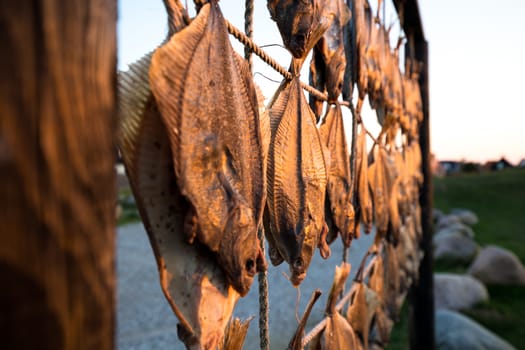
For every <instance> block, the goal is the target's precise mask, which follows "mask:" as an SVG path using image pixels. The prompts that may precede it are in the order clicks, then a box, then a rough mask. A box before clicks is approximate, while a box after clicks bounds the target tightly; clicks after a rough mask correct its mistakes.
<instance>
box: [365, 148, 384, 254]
mask: <svg viewBox="0 0 525 350" xmlns="http://www.w3.org/2000/svg"><path fill="white" fill-rule="evenodd" d="M379 148H380V147H379V146H378V145H376V146H375V147H374V149H373V150H372V153H373V155H374V157H373V163H372V164H371V165H370V166H369V167H368V181H369V184H370V189H371V192H372V198H373V203H374V207H373V213H374V218H375V225H376V238H375V242H376V244H378V243H379V242H380V241H381V240H382V239H383V238H385V236H386V234H387V232H388V200H389V198H388V195H389V194H388V189H387V183H386V180H387V179H386V174H385V165H384V164H385V159H384V153H383V152H382V151H381V150H380V149H379Z"/></svg>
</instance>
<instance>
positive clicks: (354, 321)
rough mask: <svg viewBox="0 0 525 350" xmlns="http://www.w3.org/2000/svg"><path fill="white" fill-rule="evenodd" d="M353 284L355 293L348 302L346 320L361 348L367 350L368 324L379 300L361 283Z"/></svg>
mask: <svg viewBox="0 0 525 350" xmlns="http://www.w3.org/2000/svg"><path fill="white" fill-rule="evenodd" d="M354 283H355V285H356V291H355V292H354V295H353V296H352V299H351V301H350V306H349V307H348V311H347V313H346V319H347V320H348V322H349V323H350V326H352V329H353V330H354V331H355V333H356V335H357V336H358V337H359V340H360V341H361V344H362V348H363V349H365V350H367V349H368V336H369V333H370V324H371V322H372V318H373V317H374V314H375V312H376V309H377V307H378V306H379V298H378V296H377V294H376V293H375V292H374V291H373V290H371V289H370V288H368V287H367V286H366V284H364V283H363V282H362V281H356V282H354Z"/></svg>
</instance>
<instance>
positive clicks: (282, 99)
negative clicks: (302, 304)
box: [265, 77, 329, 285]
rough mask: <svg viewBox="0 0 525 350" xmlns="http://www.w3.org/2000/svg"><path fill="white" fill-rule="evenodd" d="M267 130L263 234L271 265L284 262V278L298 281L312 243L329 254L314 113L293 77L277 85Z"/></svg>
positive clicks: (323, 172)
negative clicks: (269, 133) (269, 134)
mask: <svg viewBox="0 0 525 350" xmlns="http://www.w3.org/2000/svg"><path fill="white" fill-rule="evenodd" d="M270 128H271V131H272V139H271V142H270V151H269V155H268V198H267V204H268V205H267V215H265V217H266V218H265V222H266V223H265V225H266V226H267V228H268V232H267V237H268V242H269V243H270V246H271V249H270V253H271V257H272V263H273V264H278V263H280V262H282V261H283V260H286V262H288V264H289V265H290V271H291V278H290V280H291V282H292V284H293V285H298V284H300V283H301V281H302V280H303V279H304V277H305V276H306V270H307V269H308V266H309V265H310V261H311V259H312V255H313V253H314V250H315V247H316V246H317V245H318V243H321V246H322V247H320V248H322V249H325V251H323V250H322V249H321V253H322V254H321V255H323V256H327V255H329V250H328V252H327V251H326V249H327V248H328V246H326V243H325V235H326V233H327V231H328V230H327V228H326V225H325V223H324V197H325V189H326V181H327V177H326V168H325V160H324V155H323V151H322V146H321V140H320V137H319V133H318V131H317V127H316V126H315V117H314V116H313V113H312V111H311V110H310V108H309V107H308V104H307V103H306V100H305V97H304V95H303V91H302V88H301V85H300V82H299V78H298V77H296V78H294V79H293V80H292V81H290V82H289V83H287V84H286V86H284V87H283V88H282V90H281V91H280V93H279V97H278V98H277V99H276V101H275V103H274V104H273V106H272V107H271V110H270ZM327 253H328V254H327Z"/></svg>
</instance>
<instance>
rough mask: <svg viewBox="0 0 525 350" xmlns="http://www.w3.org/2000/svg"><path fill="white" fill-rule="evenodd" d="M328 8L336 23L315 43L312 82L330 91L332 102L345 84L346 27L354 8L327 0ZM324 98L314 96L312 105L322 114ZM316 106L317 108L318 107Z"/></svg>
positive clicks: (320, 88)
mask: <svg viewBox="0 0 525 350" xmlns="http://www.w3.org/2000/svg"><path fill="white" fill-rule="evenodd" d="M325 7H326V11H327V12H328V13H331V14H332V17H333V19H332V23H331V25H330V27H329V28H328V29H327V30H326V32H325V33H324V34H323V36H322V37H321V39H319V41H318V42H317V43H316V44H315V46H314V49H313V52H312V62H311V64H310V82H311V84H312V83H313V84H312V85H313V86H314V87H315V88H316V89H318V90H320V91H323V92H324V91H326V92H327V93H328V102H329V103H332V102H335V101H337V99H338V98H339V95H340V94H341V91H342V88H343V80H344V74H345V68H346V55H345V47H344V39H343V28H344V26H345V25H346V23H347V22H348V21H349V19H350V17H351V13H350V9H349V8H348V6H346V4H345V2H344V1H343V0H326V4H325ZM322 104H323V102H322V101H319V100H317V99H316V98H315V97H314V96H310V106H311V107H312V109H313V110H314V113H315V115H316V117H318V118H319V117H320V116H321V113H322V110H319V105H320V106H321V107H322ZM314 107H315V108H314Z"/></svg>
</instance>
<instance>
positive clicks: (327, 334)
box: [310, 263, 360, 350]
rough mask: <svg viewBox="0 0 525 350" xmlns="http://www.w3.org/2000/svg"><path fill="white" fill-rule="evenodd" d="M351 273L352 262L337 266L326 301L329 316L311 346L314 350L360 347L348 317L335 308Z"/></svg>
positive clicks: (326, 312) (326, 311)
mask: <svg viewBox="0 0 525 350" xmlns="http://www.w3.org/2000/svg"><path fill="white" fill-rule="evenodd" d="M349 273H350V264H347V263H343V264H342V265H341V266H336V268H335V277H334V282H333V284H332V287H331V289H330V295H329V296H328V300H327V302H326V310H325V314H326V315H327V316H328V317H327V320H326V326H325V328H324V330H323V331H322V332H321V333H320V334H318V335H317V336H316V337H315V338H314V339H313V340H312V344H311V346H310V349H312V350H339V349H358V346H359V345H360V344H359V341H358V339H357V336H356V334H355V332H354V330H353V329H352V327H351V326H350V324H349V323H348V321H347V320H346V318H345V317H344V316H343V315H341V314H340V313H339V312H338V311H336V310H335V305H336V301H337V298H338V297H339V294H340V293H341V291H342V289H343V286H344V284H345V282H346V279H347V278H348V274H349Z"/></svg>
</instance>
